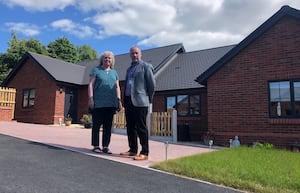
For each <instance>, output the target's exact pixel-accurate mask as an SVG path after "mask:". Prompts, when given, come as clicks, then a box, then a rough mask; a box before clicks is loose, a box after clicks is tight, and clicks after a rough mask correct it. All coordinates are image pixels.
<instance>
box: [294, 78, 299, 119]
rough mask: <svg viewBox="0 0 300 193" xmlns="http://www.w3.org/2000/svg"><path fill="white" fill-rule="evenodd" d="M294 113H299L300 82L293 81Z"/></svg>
mask: <svg viewBox="0 0 300 193" xmlns="http://www.w3.org/2000/svg"><path fill="white" fill-rule="evenodd" d="M294 96H295V113H296V115H299V114H300V82H294Z"/></svg>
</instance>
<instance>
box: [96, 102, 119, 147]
mask: <svg viewBox="0 0 300 193" xmlns="http://www.w3.org/2000/svg"><path fill="white" fill-rule="evenodd" d="M115 112H116V108H114V107H103V108H95V109H94V110H93V113H92V118H93V127H92V146H99V131H100V127H101V125H103V132H102V147H108V146H109V143H110V137H111V128H112V121H113V117H114V114H115Z"/></svg>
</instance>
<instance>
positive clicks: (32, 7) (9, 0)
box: [2, 0, 76, 11]
mask: <svg viewBox="0 0 300 193" xmlns="http://www.w3.org/2000/svg"><path fill="white" fill-rule="evenodd" d="M75 1H76V0H50V1H47V0H6V1H4V0H2V3H5V4H6V5H7V6H9V7H14V6H20V7H24V9H26V10H28V11H51V10H55V9H59V10H63V9H64V8H65V7H67V6H69V5H72V4H74V3H75Z"/></svg>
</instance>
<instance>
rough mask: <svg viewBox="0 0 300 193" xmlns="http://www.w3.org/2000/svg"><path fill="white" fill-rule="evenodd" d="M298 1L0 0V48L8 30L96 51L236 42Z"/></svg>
mask: <svg viewBox="0 0 300 193" xmlns="http://www.w3.org/2000/svg"><path fill="white" fill-rule="evenodd" d="M283 5H289V6H291V7H293V8H296V9H300V1H299V0H193V1H192V0H165V1H161V0H147V1H145V0H134V1H132V0H51V1H45V0H0V13H1V16H2V17H0V33H1V37H0V53H4V52H6V50H7V48H8V42H9V40H11V38H12V36H11V31H12V30H13V31H15V32H16V34H17V37H18V38H19V39H21V40H22V39H30V38H33V39H37V40H39V41H40V42H41V43H42V44H43V45H47V44H48V43H49V42H51V41H55V40H56V39H57V38H60V37H66V38H68V39H69V40H70V41H71V42H72V43H73V44H74V45H76V46H81V45H84V44H87V45H89V46H91V47H92V48H93V49H95V50H96V51H97V52H98V53H99V54H101V53H102V52H103V51H106V50H110V51H112V52H113V53H114V54H124V53H127V52H128V50H129V48H130V47H131V46H132V45H139V46H140V47H141V48H142V49H149V48H153V47H160V46H166V45H171V44H176V43H183V45H184V47H185V49H186V51H194V50H201V49H208V48H214V47H219V46H225V45H232V44H237V43H239V42H240V41H241V40H243V38H245V37H246V36H247V35H249V33H251V32H252V31H253V30H254V29H256V28H257V27H258V26H259V25H261V24H262V23H263V22H264V21H265V20H267V19H268V18H269V17H271V16H272V15H273V14H274V13H275V12H276V11H278V10H279V9H280V8H281V7H282V6H283Z"/></svg>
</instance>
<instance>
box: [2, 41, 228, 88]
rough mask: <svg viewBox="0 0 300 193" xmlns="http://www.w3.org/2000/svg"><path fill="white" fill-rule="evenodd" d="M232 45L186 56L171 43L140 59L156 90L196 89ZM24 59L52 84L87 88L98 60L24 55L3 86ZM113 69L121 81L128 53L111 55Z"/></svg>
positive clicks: (150, 51) (145, 54) (123, 76)
mask: <svg viewBox="0 0 300 193" xmlns="http://www.w3.org/2000/svg"><path fill="white" fill-rule="evenodd" d="M232 47H233V46H226V47H220V48H214V49H207V50H200V51H195V52H188V53H186V52H185V50H184V47H183V45H182V44H174V45H170V46H164V47H159V48H153V49H149V50H142V59H143V60H144V61H146V62H149V63H151V64H152V65H153V67H154V70H155V76H156V81H157V89H156V90H157V91H163V90H178V89H189V88H199V87H201V85H199V83H197V82H195V79H196V77H197V75H199V74H201V73H203V72H204V71H205V70H206V69H208V68H209V67H210V66H211V65H213V64H214V63H215V62H216V61H217V60H218V59H219V58H220V57H222V56H223V55H224V54H225V53H226V52H228V51H229V50H230V49H231V48H232ZM28 58H32V59H33V60H34V61H35V62H36V63H37V64H39V65H41V67H42V68H43V69H44V70H45V72H46V73H47V74H48V75H49V76H50V77H52V78H53V79H54V80H55V81H58V82H63V83H68V84H75V85H87V84H88V82H89V73H90V72H91V69H92V68H93V67H94V66H97V65H99V59H95V60H88V61H83V62H80V63H78V64H73V63H69V62H64V61H62V60H59V59H55V58H51V57H48V56H44V55H40V54H36V53H33V52H29V53H27V54H26V55H25V56H24V57H23V58H22V60H21V61H20V62H19V63H18V65H17V66H16V67H15V68H14V70H13V71H12V72H11V73H10V74H9V76H8V77H7V79H6V80H5V81H4V85H5V84H7V83H8V81H9V80H10V79H11V78H12V77H13V76H14V75H15V74H16V73H17V71H18V69H19V68H20V66H22V65H23V64H24V63H25V62H26V60H27V59H28ZM115 59H116V62H115V69H116V70H117V72H118V74H119V78H120V80H121V81H123V80H125V74H126V69H127V68H128V67H129V65H130V62H131V59H130V57H129V54H121V55H116V56H115Z"/></svg>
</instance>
